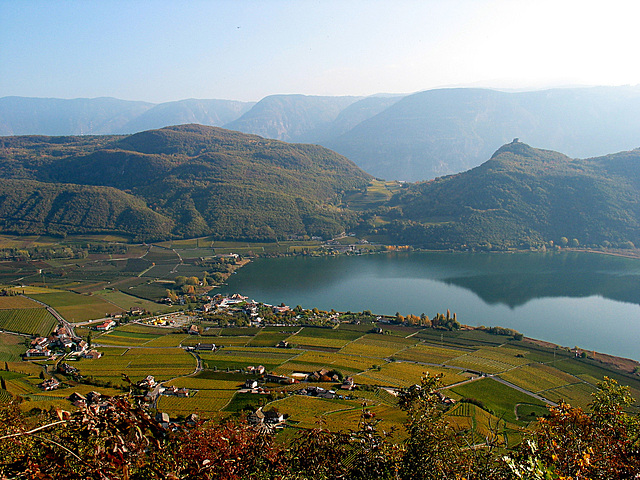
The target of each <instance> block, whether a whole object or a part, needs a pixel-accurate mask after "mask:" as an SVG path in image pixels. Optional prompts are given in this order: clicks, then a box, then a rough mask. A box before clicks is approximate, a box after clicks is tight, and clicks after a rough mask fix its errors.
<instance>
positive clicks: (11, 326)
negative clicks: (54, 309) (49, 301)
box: [0, 307, 58, 336]
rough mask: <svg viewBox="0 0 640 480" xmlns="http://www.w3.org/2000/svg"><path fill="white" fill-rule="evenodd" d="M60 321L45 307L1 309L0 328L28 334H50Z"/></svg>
mask: <svg viewBox="0 0 640 480" xmlns="http://www.w3.org/2000/svg"><path fill="white" fill-rule="evenodd" d="M57 323H58V321H57V320H56V318H55V317H54V316H53V315H52V314H51V313H50V312H49V311H48V310H47V309H46V308H44V307H40V308H20V309H17V310H0V329H2V330H7V331H9V332H20V333H25V334H27V335H40V336H44V335H49V333H51V331H52V330H53V328H54V327H55V326H56V324H57Z"/></svg>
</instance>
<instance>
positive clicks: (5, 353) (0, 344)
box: [0, 333, 27, 362]
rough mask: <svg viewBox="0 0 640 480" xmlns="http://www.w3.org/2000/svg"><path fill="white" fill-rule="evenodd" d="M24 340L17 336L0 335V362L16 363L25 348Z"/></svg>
mask: <svg viewBox="0 0 640 480" xmlns="http://www.w3.org/2000/svg"><path fill="white" fill-rule="evenodd" d="M24 342H25V338H24V337H21V336H19V335H10V334H8V333H0V362H17V361H19V360H20V355H21V354H22V353H24V352H25V350H26V349H27V347H26V346H25V344H24Z"/></svg>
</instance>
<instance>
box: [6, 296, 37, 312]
mask: <svg viewBox="0 0 640 480" xmlns="http://www.w3.org/2000/svg"><path fill="white" fill-rule="evenodd" d="M19 308H42V305H40V304H39V303H37V302H34V301H33V300H31V299H30V298H27V297H23V296H22V295H12V296H6V297H1V296H0V310H13V309H19Z"/></svg>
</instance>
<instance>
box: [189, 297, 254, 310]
mask: <svg viewBox="0 0 640 480" xmlns="http://www.w3.org/2000/svg"><path fill="white" fill-rule="evenodd" d="M248 298H249V297H244V296H242V295H240V294H239V293H234V294H233V295H231V296H229V297H225V296H224V295H215V296H214V297H213V298H211V297H207V300H209V301H208V302H207V303H205V304H204V305H202V308H201V311H202V312H203V313H210V312H215V311H217V310H218V309H226V308H229V307H232V306H235V305H238V304H240V303H245V302H246V301H247V299H248ZM251 303H254V302H251Z"/></svg>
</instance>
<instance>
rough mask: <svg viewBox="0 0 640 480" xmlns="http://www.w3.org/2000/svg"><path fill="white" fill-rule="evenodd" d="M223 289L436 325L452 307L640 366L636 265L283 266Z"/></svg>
mask: <svg viewBox="0 0 640 480" xmlns="http://www.w3.org/2000/svg"><path fill="white" fill-rule="evenodd" d="M226 290H228V291H238V292H241V293H243V294H245V295H249V296H251V297H253V298H255V299H256V300H260V301H265V302H269V303H280V302H285V303H287V304H290V305H302V306H305V307H316V306H317V307H319V308H323V309H331V308H335V309H336V310H342V311H346V310H352V311H361V310H366V309H368V310H371V311H374V312H377V313H384V314H394V313H395V312H400V313H403V314H408V313H414V314H420V313H422V312H424V313H426V314H427V315H429V316H432V315H434V314H435V313H436V312H443V311H445V310H446V309H447V308H450V309H451V311H455V312H457V313H458V318H459V319H460V321H461V322H463V323H467V324H470V325H480V324H483V325H502V326H505V327H511V328H516V329H518V330H520V331H522V332H523V333H525V335H528V336H532V337H537V338H542V339H545V340H549V341H553V342H556V343H560V344H563V345H567V346H573V345H579V346H581V347H584V348H589V349H596V350H600V351H604V352H607V353H614V354H618V355H623V356H627V357H631V358H637V359H640V353H636V350H637V349H636V346H635V342H634V340H635V338H638V334H639V333H640V260H634V259H626V258H620V257H613V256H607V255H597V254H587V253H577V252H562V253H546V254H538V253H535V254H528V253H517V254H486V253H474V254H472V253H453V254H449V253H422V252H420V253H418V252H414V253H395V254H383V255H365V256H359V257H348V256H340V257H285V258H276V259H260V260H257V261H255V262H252V263H251V264H249V265H248V266H246V267H244V268H242V269H241V270H240V271H239V272H238V274H237V275H233V276H232V278H231V279H230V281H229V285H228V287H227V288H226Z"/></svg>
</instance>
